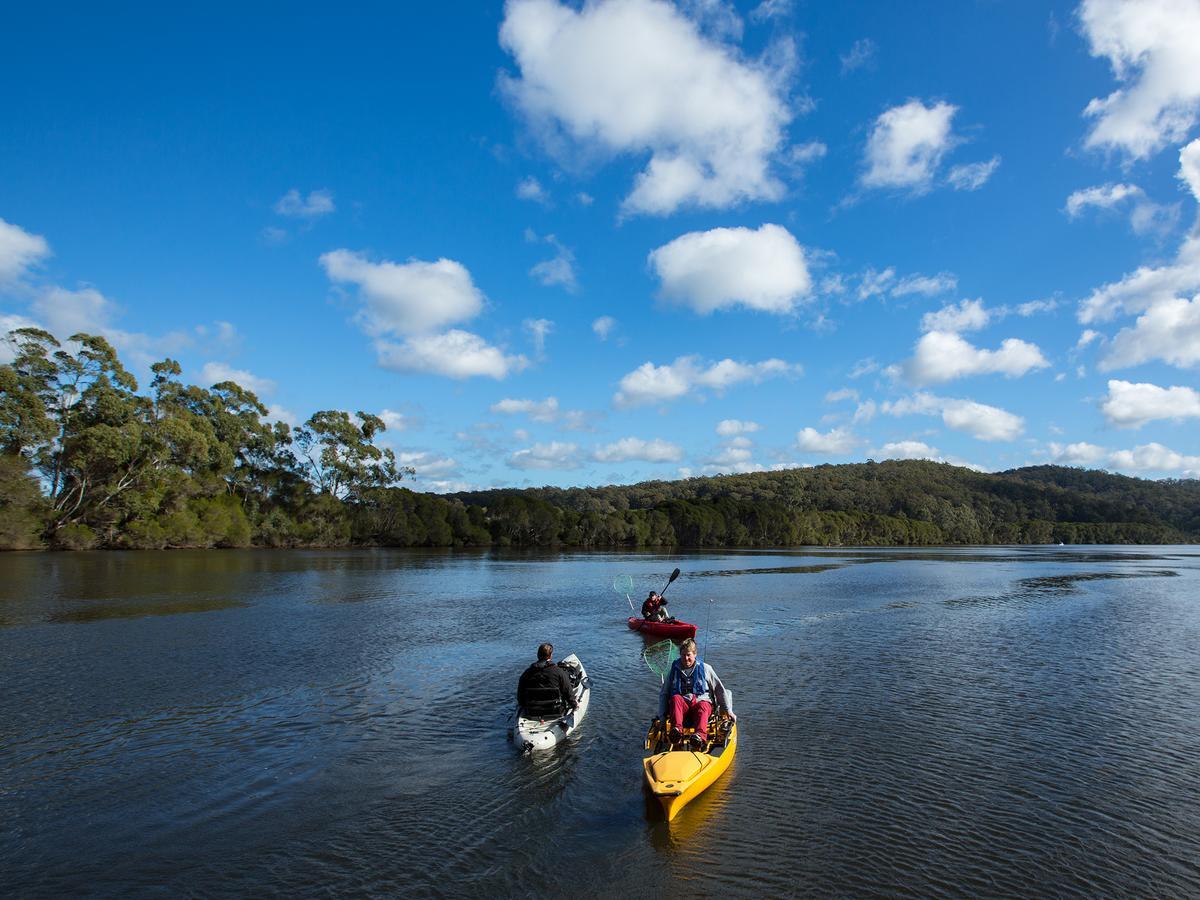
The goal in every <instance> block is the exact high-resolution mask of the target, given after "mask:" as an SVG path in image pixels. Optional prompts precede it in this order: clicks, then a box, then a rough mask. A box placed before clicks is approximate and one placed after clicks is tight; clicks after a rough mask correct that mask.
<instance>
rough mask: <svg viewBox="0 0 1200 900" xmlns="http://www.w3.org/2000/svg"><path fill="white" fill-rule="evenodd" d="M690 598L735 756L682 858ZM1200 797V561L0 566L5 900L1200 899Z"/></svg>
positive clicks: (1139, 551)
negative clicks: (647, 742)
mask: <svg viewBox="0 0 1200 900" xmlns="http://www.w3.org/2000/svg"><path fill="white" fill-rule="evenodd" d="M675 566H679V567H680V568H681V569H682V570H683V575H682V577H681V578H680V579H679V580H678V581H677V582H675V583H674V584H673V585H672V586H671V588H670V590H669V591H668V592H667V595H666V596H667V598H668V600H670V608H671V610H672V611H673V612H674V614H675V615H676V616H678V617H680V618H682V619H684V620H687V621H691V622H695V623H697V624H699V626H700V634H699V642H700V644H701V650H702V655H703V656H704V657H705V658H706V660H707V661H708V662H710V663H711V664H712V665H713V666H714V667H715V668H716V669H717V671H718V672H719V673H720V675H721V677H722V679H723V680H724V681H725V683H726V684H727V685H728V686H729V687H730V688H731V689H732V690H733V692H734V700H735V707H736V711H737V713H738V715H739V730H740V745H739V749H738V753H737V756H736V758H735V759H734V761H733V764H732V766H731V767H730V769H729V770H728V771H727V772H726V773H725V775H724V776H723V777H722V778H721V780H720V781H718V782H717V783H716V784H715V785H714V786H713V787H712V788H711V789H709V790H708V791H707V792H706V793H705V794H703V795H702V796H701V797H699V798H698V799H697V800H695V801H694V802H693V803H692V804H691V805H689V806H688V807H687V808H686V809H684V810H683V812H682V813H680V814H679V816H678V817H677V818H676V819H675V821H673V822H672V823H670V825H668V824H666V823H665V822H664V821H663V820H662V817H661V815H660V814H658V812H657V810H656V809H655V808H654V806H653V804H652V803H650V802H649V801H648V800H647V798H646V796H645V794H644V793H643V790H642V785H641V757H642V755H643V753H642V738H643V735H644V731H645V727H646V725H647V724H648V722H649V719H650V718H651V716H652V715H653V713H654V712H655V706H656V702H657V693H658V687H659V681H658V678H657V677H656V676H655V675H654V674H653V673H652V672H651V671H650V670H649V669H648V668H647V667H646V666H645V664H644V662H643V660H642V658H641V653H642V650H643V649H644V648H645V647H646V646H647V645H648V643H649V642H648V641H647V640H645V639H644V638H643V637H642V636H641V635H639V634H637V633H635V632H633V631H630V630H629V629H628V628H627V627H626V622H625V619H626V616H627V615H628V614H629V607H628V605H627V601H626V598H625V597H624V596H618V595H617V594H615V593H614V592H613V590H612V587H611V585H612V581H613V579H614V577H615V576H618V575H625V574H628V575H630V576H632V578H633V581H634V584H635V589H636V591H637V592H638V593H636V594H635V595H634V596H633V597H632V600H633V602H634V603H637V602H639V601H640V599H641V598H642V597H644V596H645V594H646V592H647V591H649V590H650V589H651V588H655V589H661V588H662V586H663V585H664V584H665V582H666V580H667V575H668V573H669V572H670V571H671V569H672V568H674V567H675ZM544 640H549V641H552V642H553V643H554V644H555V647H556V653H557V655H559V656H563V655H566V654H568V653H571V652H574V653H577V654H578V655H579V657H580V658H581V659H582V660H583V662H584V664H585V665H586V666H587V668H588V670H589V672H590V674H591V676H592V678H593V693H592V699H591V707H590V710H589V712H588V716H587V718H586V719H585V720H584V722H583V724H582V726H581V727H580V729H579V730H578V731H577V733H576V734H575V735H574V736H573V737H572V739H571V740H570V741H568V742H567V743H566V744H565V745H564V746H561V747H559V748H557V749H556V750H554V751H550V752H546V753H543V754H536V755H533V756H522V755H520V754H519V753H517V752H516V751H515V750H514V748H513V747H512V746H511V745H510V744H509V743H508V742H507V740H506V722H507V717H508V715H509V713H510V712H511V707H512V698H513V692H514V689H515V685H516V681H517V677H518V676H519V674H520V672H521V671H522V669H523V668H524V667H525V666H526V665H527V664H528V663H530V662H531V661H532V660H533V657H534V651H535V648H536V646H537V644H538V643H540V642H542V641H544ZM1198 761H1200V549H1198V548H1194V547H1065V548H1063V547H1035V548H1028V547H1026V548H966V549H934V550H913V549H834V550H820V551H817V550H797V551H777V552H712V553H692V554H676V555H662V554H654V553H639V554H618V553H612V554H605V553H588V554H570V553H562V554H558V553H553V554H528V555H518V554H509V555H502V554H499V553H466V552H458V553H453V552H444V553H443V552H413V551H384V550H379V551H371V550H360V551H324V552H316V551H314V552H295V551H293V552H271V551H206V552H195V553H193V552H170V553H103V554H90V553H89V554H82V553H81V554H7V555H4V556H0V894H4V895H7V896H20V897H37V896H63V895H86V896H114V895H121V896H148V895H156V896H163V895H166V896H175V895H201V896H221V895H227V896H228V895H236V896H289V897H290V896H311V895H337V894H354V895H361V894H367V895H402V896H406V897H413V896H415V897H422V896H485V895H486V896H496V895H501V896H531V895H535V894H538V895H549V896H563V895H572V896H584V897H589V896H597V897H606V896H616V895H626V896H646V895H651V894H653V895H655V896H665V897H673V896H700V895H704V896H707V895H713V894H719V893H725V894H729V895H732V896H746V895H749V894H751V893H756V894H765V895H769V896H793V895H794V896H810V895H827V896H882V895H887V896H920V897H928V896H955V897H959V896H1013V895H1026V896H1027V895H1039V896H1040V895H1055V896H1087V897H1093V896H1097V895H1109V896H1139V897H1142V896H1172V897H1183V896H1200V763H1198Z"/></svg>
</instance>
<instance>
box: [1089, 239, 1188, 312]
mask: <svg viewBox="0 0 1200 900" xmlns="http://www.w3.org/2000/svg"><path fill="white" fill-rule="evenodd" d="M1197 291H1200V234H1196V235H1191V236H1189V237H1187V238H1186V239H1185V240H1184V242H1183V244H1182V245H1181V246H1180V248H1179V252H1178V253H1177V254H1176V256H1175V260H1174V261H1173V262H1171V263H1170V264H1168V265H1165V266H1141V267H1139V268H1138V269H1137V271H1135V272H1133V273H1131V274H1129V275H1126V276H1125V277H1124V278H1122V279H1121V280H1120V281H1115V282H1113V283H1111V284H1106V285H1104V286H1102V287H1099V288H1097V289H1096V290H1094V291H1092V293H1091V295H1090V296H1088V297H1087V299H1085V300H1084V301H1083V302H1081V303H1080V305H1079V314H1078V315H1079V321H1080V322H1082V323H1083V324H1084V325H1090V324H1092V323H1093V322H1106V321H1109V320H1111V319H1113V318H1114V317H1116V316H1117V315H1121V314H1133V313H1139V312H1142V311H1144V310H1147V309H1149V308H1150V307H1152V306H1154V305H1155V304H1156V303H1159V302H1162V301H1167V300H1175V299H1177V298H1179V297H1181V296H1190V295H1191V294H1194V293H1195V292H1197Z"/></svg>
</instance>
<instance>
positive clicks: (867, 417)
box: [852, 400, 879, 425]
mask: <svg viewBox="0 0 1200 900" xmlns="http://www.w3.org/2000/svg"><path fill="white" fill-rule="evenodd" d="M878 411H879V407H877V406H876V405H875V401H874V400H864V401H863V402H862V403H860V404H858V406H856V407H855V408H854V418H853V420H852V421H853V422H854V423H855V424H856V425H857V424H858V423H860V422H870V421H871V420H872V419H874V418H875V413H876V412H878Z"/></svg>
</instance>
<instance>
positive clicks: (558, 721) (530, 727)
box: [512, 653, 592, 752]
mask: <svg viewBox="0 0 1200 900" xmlns="http://www.w3.org/2000/svg"><path fill="white" fill-rule="evenodd" d="M558 665H559V666H561V667H562V668H563V669H565V670H566V671H567V674H568V675H570V676H571V687H572V688H573V689H574V691H575V702H576V703H577V704H578V706H576V708H575V709H573V710H570V711H569V712H567V714H566V715H565V716H560V717H555V718H549V719H546V718H539V719H530V718H526V717H525V716H524V715H522V713H521V710H519V709H518V710H517V711H516V713H515V717H516V721H515V723H514V724H513V729H512V742H513V744H515V745H516V746H517V747H518V748H520V749H521V751H522V752H527V751H530V750H549V749H550V748H551V747H553V746H555V745H557V744H558V742H559V741H562V740H565V739H566V737H567V735H569V734H570V733H571V732H572V731H574V730H575V729H576V728H578V727H579V723H580V722H582V721H583V717H584V715H586V714H587V708H588V700H589V698H590V697H591V696H592V683H591V679H589V678H588V673H587V672H586V671H585V670H584V668H583V663H581V662H580V661H579V657H578V656H576V655H575V654H574V653H572V654H571V655H570V656H568V657H567V658H566V659H560V660H559V661H558Z"/></svg>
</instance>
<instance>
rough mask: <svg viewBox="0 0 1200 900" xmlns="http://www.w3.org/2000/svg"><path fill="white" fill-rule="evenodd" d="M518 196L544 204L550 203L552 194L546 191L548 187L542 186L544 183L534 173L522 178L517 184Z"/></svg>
mask: <svg viewBox="0 0 1200 900" xmlns="http://www.w3.org/2000/svg"><path fill="white" fill-rule="evenodd" d="M517 196H518V197H520V198H521V199H522V200H532V201H533V202H534V203H540V204H542V205H543V206H548V205H549V204H550V195H549V194H548V193H546V189H545V188H544V187H542V183H541V182H540V181H538V180H537V179H536V178H534V177H533V176H532V175H530V176H529V177H528V178H524V179H522V180H521V181H520V183H518V184H517Z"/></svg>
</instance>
